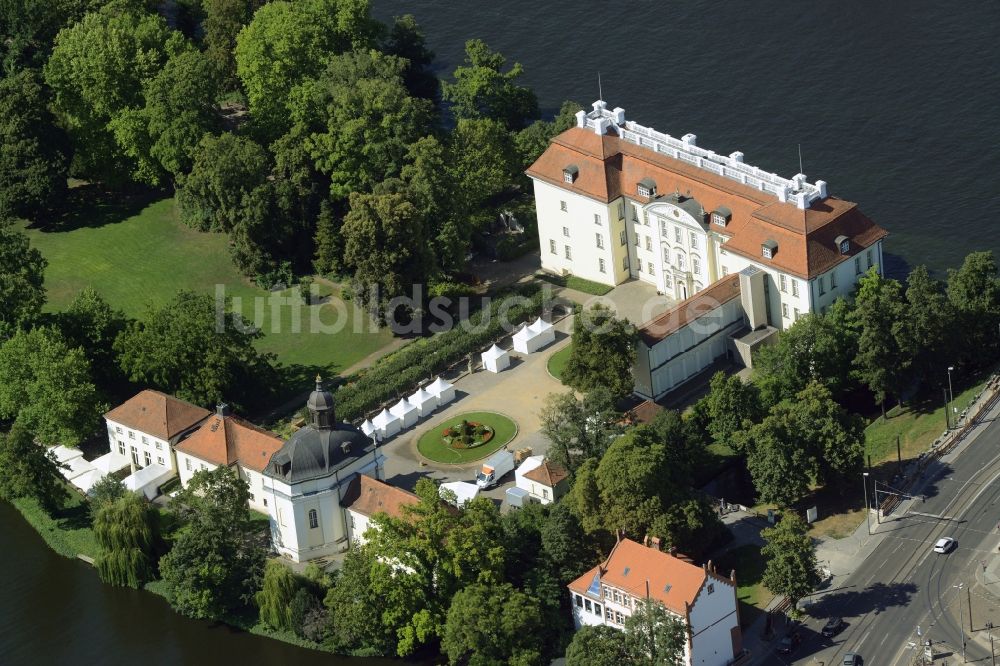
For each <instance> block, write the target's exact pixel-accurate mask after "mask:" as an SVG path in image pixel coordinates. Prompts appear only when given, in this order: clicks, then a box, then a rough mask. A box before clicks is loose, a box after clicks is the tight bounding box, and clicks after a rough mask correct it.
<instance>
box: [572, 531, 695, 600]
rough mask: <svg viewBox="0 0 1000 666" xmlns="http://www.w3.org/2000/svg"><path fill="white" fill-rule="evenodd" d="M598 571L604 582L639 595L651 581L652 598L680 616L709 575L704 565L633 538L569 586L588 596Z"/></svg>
mask: <svg viewBox="0 0 1000 666" xmlns="http://www.w3.org/2000/svg"><path fill="white" fill-rule="evenodd" d="M595 574H598V575H599V576H600V580H601V582H602V583H604V584H606V585H610V586H611V587H616V588H618V589H621V590H624V591H626V592H628V593H629V594H631V595H633V596H635V597H639V598H645V597H646V583H647V582H648V583H649V596H650V598H652V599H656V600H657V601H659V602H661V603H662V604H663V605H664V606H666V607H667V608H668V609H669V610H672V611H674V612H675V613H677V614H679V615H681V616H684V615H685V614H686V609H685V607H684V605H685V604H688V605H692V604H694V601H695V599H696V598H697V596H698V592H700V591H701V588H702V585H703V584H704V582H705V579H706V578H707V577H708V573H706V571H705V570H704V569H703V568H701V567H698V566H695V565H693V564H691V563H689V562H685V561H684V560H682V559H680V558H677V557H674V556H673V555H670V554H669V553H664V552H661V551H659V550H656V549H655V548H647V547H646V546H643V545H642V544H640V543H636V542H635V541H632V540H631V539H622V540H621V541H619V542H618V543H617V544H616V545H615V547H614V550H612V551H611V555H609V556H608V559H607V560H606V561H605V562H604V564H601V565H598V566H596V567H594V568H593V569H591V570H590V571H588V572H587V573H585V574H583V575H582V576H580V577H579V578H577V579H576V580H574V581H573V582H572V583H570V584H569V586H568V587H569V589H570V590H572V591H573V592H576V593H577V594H581V595H586V594H587V589H588V588H589V587H590V585H591V583H592V582H593V580H594V575H595Z"/></svg>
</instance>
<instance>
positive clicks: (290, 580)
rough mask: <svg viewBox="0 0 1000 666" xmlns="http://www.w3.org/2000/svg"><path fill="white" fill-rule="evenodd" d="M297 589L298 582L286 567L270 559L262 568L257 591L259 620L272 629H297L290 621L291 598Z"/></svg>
mask: <svg viewBox="0 0 1000 666" xmlns="http://www.w3.org/2000/svg"><path fill="white" fill-rule="evenodd" d="M298 590H299V582H298V581H297V580H296V579H295V574H293V573H292V572H291V571H290V570H289V569H288V567H286V566H285V565H284V564H281V563H280V562H276V561H274V560H271V561H269V562H268V563H267V568H266V569H264V584H263V586H261V590H260V592H258V593H257V607H258V608H259V609H260V620H261V622H263V623H264V624H266V625H267V626H269V627H272V628H274V629H287V630H290V631H294V630H296V629H298V627H295V626H294V625H293V623H292V609H291V603H292V599H294V597H295V593H296V592H297V591H298Z"/></svg>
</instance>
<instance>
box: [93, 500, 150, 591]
mask: <svg viewBox="0 0 1000 666" xmlns="http://www.w3.org/2000/svg"><path fill="white" fill-rule="evenodd" d="M94 534H95V536H96V537H97V542H98V543H99V544H100V546H101V553H100V555H98V556H97V559H96V561H95V565H96V566H97V573H98V574H99V575H100V577H101V580H103V581H104V582H105V583H111V584H112V585H127V586H128V587H134V588H139V587H141V586H142V585H143V583H145V582H146V581H149V580H151V579H152V578H153V574H154V571H155V566H154V565H155V562H154V551H155V548H156V543H157V539H158V532H157V527H156V516H155V514H154V512H153V511H152V510H151V509H150V507H149V504H148V502H147V501H146V499H145V498H143V497H140V496H139V495H136V494H135V493H125V494H124V495H123V496H121V497H120V498H118V499H117V500H115V501H114V502H108V503H105V504H103V505H102V506H101V507H100V508H99V509H98V510H97V514H96V515H95V516H94Z"/></svg>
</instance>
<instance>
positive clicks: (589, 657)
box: [566, 624, 629, 666]
mask: <svg viewBox="0 0 1000 666" xmlns="http://www.w3.org/2000/svg"><path fill="white" fill-rule="evenodd" d="M628 663H629V652H628V649H626V647H625V638H624V636H623V634H622V632H621V631H620V630H619V629H615V628H614V627H612V626H609V625H606V624H598V625H588V626H585V627H580V630H579V631H577V632H576V633H575V634H573V640H572V642H571V643H570V644H569V647H567V648H566V666H607V664H619V665H620V666H624V665H625V664H628Z"/></svg>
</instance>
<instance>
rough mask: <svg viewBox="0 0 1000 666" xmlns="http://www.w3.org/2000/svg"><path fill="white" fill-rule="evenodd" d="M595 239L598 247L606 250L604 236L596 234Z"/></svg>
mask: <svg viewBox="0 0 1000 666" xmlns="http://www.w3.org/2000/svg"><path fill="white" fill-rule="evenodd" d="M595 238H596V239H597V247H598V248H600V249H602V250H603V249H604V236H603V235H601V234H595Z"/></svg>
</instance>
